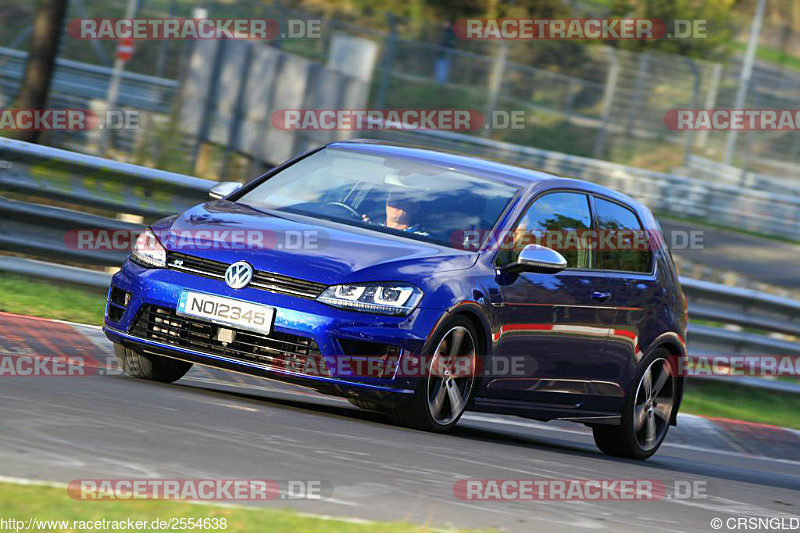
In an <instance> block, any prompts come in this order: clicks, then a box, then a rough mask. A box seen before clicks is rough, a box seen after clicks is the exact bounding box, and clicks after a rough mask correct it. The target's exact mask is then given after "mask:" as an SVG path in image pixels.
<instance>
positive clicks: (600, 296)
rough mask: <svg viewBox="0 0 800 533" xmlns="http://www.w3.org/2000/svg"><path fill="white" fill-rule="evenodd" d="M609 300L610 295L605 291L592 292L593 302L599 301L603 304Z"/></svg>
mask: <svg viewBox="0 0 800 533" xmlns="http://www.w3.org/2000/svg"><path fill="white" fill-rule="evenodd" d="M609 298H611V293H610V292H607V291H594V292H593V293H592V299H594V300H599V301H601V302H605V301H606V300H608V299H609Z"/></svg>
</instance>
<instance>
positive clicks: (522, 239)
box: [498, 192, 592, 269]
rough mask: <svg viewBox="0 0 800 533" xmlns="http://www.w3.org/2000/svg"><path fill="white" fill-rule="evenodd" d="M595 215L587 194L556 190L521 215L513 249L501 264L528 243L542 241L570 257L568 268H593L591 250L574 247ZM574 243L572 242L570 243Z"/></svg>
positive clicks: (501, 258) (517, 254) (511, 258)
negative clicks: (592, 213)
mask: <svg viewBox="0 0 800 533" xmlns="http://www.w3.org/2000/svg"><path fill="white" fill-rule="evenodd" d="M591 226H592V215H591V211H590V209H589V198H588V196H586V195H585V194H581V193H572V192H555V193H550V194H546V195H545V196H542V197H541V198H539V199H538V200H536V201H535V202H534V203H533V204H532V205H531V206H530V207H529V208H528V210H527V211H526V212H525V214H524V215H522V218H520V220H519V223H518V224H517V227H516V228H515V230H514V235H513V246H509V247H507V248H512V249H511V250H507V249H506V250H504V251H502V252H500V253H501V255H500V256H499V257H498V259H499V260H498V263H499V264H509V263H513V262H515V261H516V260H517V258H518V257H519V253H520V252H521V251H522V248H524V247H525V245H526V244H532V243H535V244H541V245H543V246H549V247H550V248H553V249H555V250H557V251H558V252H559V253H560V254H561V255H563V256H564V259H566V260H567V268H581V269H588V268H591V251H590V250H589V249H588V247H587V246H580V245H578V246H575V245H573V244H576V242H577V241H581V242H582V239H583V236H584V235H585V234H584V232H585V231H586V230H589V229H591ZM570 243H572V244H570Z"/></svg>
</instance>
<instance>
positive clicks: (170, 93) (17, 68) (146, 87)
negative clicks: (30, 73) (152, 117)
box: [0, 47, 179, 113]
mask: <svg viewBox="0 0 800 533" xmlns="http://www.w3.org/2000/svg"><path fill="white" fill-rule="evenodd" d="M27 60H28V53H27V52H25V51H23V50H15V49H13V48H5V47H0V88H2V89H4V90H0V98H1V97H2V95H3V94H6V95H11V96H12V97H13V95H15V94H16V92H17V91H18V90H19V87H20V82H21V80H22V77H23V75H24V73H25V64H26V63H27ZM112 72H113V69H112V68H109V67H101V66H98V65H91V64H89V63H81V62H79V61H71V60H69V59H61V58H57V59H56V68H55V74H54V76H53V83H52V88H51V95H52V96H51V97H53V98H56V99H57V100H59V101H62V102H66V101H69V102H74V103H72V104H70V105H72V106H81V105H84V106H87V107H88V105H87V103H88V102H89V101H90V100H95V99H99V100H105V98H106V95H107V93H108V85H109V84H110V83H111V73H112ZM178 85H179V83H178V82H177V81H176V80H170V79H166V78H159V77H156V76H147V75H145V74H137V73H135V72H123V73H122V78H121V80H120V91H119V97H118V104H119V105H121V106H129V107H133V108H136V109H142V110H147V111H154V112H158V113H169V111H170V108H171V106H172V102H173V101H174V99H175V95H176V94H177V92H178ZM7 103H8V102H6V103H5V104H7ZM0 104H3V102H2V101H0ZM5 104H3V105H5Z"/></svg>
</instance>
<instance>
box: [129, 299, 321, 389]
mask: <svg viewBox="0 0 800 533" xmlns="http://www.w3.org/2000/svg"><path fill="white" fill-rule="evenodd" d="M217 329H218V326H216V325H214V324H211V323H209V322H205V321H203V320H198V319H194V318H189V317H184V316H178V315H177V314H176V313H175V310H174V309H167V308H165V307H159V306H155V305H143V306H142V308H141V309H140V311H139V314H138V316H137V318H136V320H135V321H134V323H133V326H132V327H131V330H130V334H131V335H134V336H136V337H139V338H143V339H151V340H154V341H158V342H161V343H164V344H170V345H172V346H179V347H181V348H187V349H190V350H197V351H199V352H205V353H209V354H213V355H221V356H224V357H228V358H231V359H236V360H240V361H246V362H249V363H257V364H262V365H265V366H268V367H272V368H275V369H277V370H287V371H291V372H296V373H300V374H308V375H315V376H329V375H330V373H329V372H328V369H327V366H325V362H324V360H323V359H322V357H321V355H320V351H319V347H318V346H317V343H316V342H314V340H313V339H310V338H308V337H302V336H300V335H292V334H289V333H280V332H277V331H273V332H272V333H270V334H269V335H262V334H259V333H253V332H250V331H244V330H238V329H235V328H228V329H234V330H235V331H236V337H235V338H234V340H233V342H232V343H229V344H227V345H225V344H223V343H222V342H221V341H219V340H216V338H215V337H216V333H217Z"/></svg>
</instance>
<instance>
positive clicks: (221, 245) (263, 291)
mask: <svg viewBox="0 0 800 533" xmlns="http://www.w3.org/2000/svg"><path fill="white" fill-rule="evenodd" d="M210 196H211V198H212V199H211V201H209V202H206V203H204V204H202V205H198V206H195V207H193V208H191V209H189V210H188V211H186V212H184V213H182V214H180V215H176V216H171V217H168V218H165V219H163V220H160V221H158V222H156V223H154V224H153V225H152V226H150V228H148V229H147V230H146V231H145V232H143V233H142V234H141V235H140V236H139V238H138V239H137V241H136V245H135V246H134V248H133V250H132V251H131V254H130V256H129V258H128V259H127V260H126V261H125V264H124V265H123V266H122V269H121V270H120V271H119V272H118V273H117V274H116V275H115V276H114V277H113V280H112V284H111V287H110V289H109V295H108V302H107V306H106V318H105V327H104V331H105V333H106V335H107V336H108V338H109V339H110V340H111V341H112V342H113V343H114V344H115V349H116V354H117V357H118V358H119V360H120V363H121V365H122V367H123V369H124V370H125V371H126V372H127V373H128V374H130V375H132V376H135V377H139V378H146V379H152V380H158V381H162V382H173V381H175V380H177V379H180V378H181V377H182V376H183V375H184V374H186V372H188V371H189V369H190V368H191V366H192V364H194V363H197V364H202V365H209V366H213V367H217V368H222V369H228V370H233V371H237V372H244V373H248V374H253V375H257V376H262V377H265V378H271V379H277V380H282V381H286V382H291V383H295V384H300V385H304V386H307V387H311V388H313V389H316V390H317V391H319V392H322V393H326V394H334V395H339V396H344V397H346V398H347V399H349V400H350V401H351V403H353V404H355V405H357V406H359V407H362V408H365V409H374V410H381V411H385V412H386V413H387V414H388V415H389V417H390V418H391V419H392V420H394V421H396V422H397V423H400V424H403V425H407V426H411V427H416V428H420V429H426V430H430V431H447V430H449V429H451V428H452V427H453V426H454V425H455V424H456V423H457V422H458V420H459V418H460V417H461V415H462V414H463V413H464V411H466V410H472V411H482V412H489V413H502V414H513V415H518V416H522V417H527V418H532V419H536V420H553V419H562V420H570V421H574V422H578V423H583V424H586V425H588V426H590V427H591V428H592V429H593V432H594V437H595V441H596V443H597V445H598V446H599V448H600V449H601V450H602V451H603V452H606V453H609V454H613V455H619V456H625V457H633V458H639V459H644V458H647V457H649V456H651V455H652V454H653V453H655V451H656V450H657V449H658V447H659V446H660V445H661V443H662V441H663V440H664V437H665V436H666V433H667V430H668V428H669V426H670V425H674V424H675V422H676V415H677V412H678V408H679V406H680V401H681V397H682V390H683V378H682V377H681V376H680V374H679V373H677V372H675V371H673V370H674V360H675V359H676V358H679V357H681V356H683V355H685V350H686V345H685V334H686V322H687V315H686V304H685V299H684V297H683V293H682V291H681V289H680V285H679V281H678V276H677V275H676V273H675V268H674V265H673V262H672V259H671V256H670V254H669V251H668V250H667V249H666V248H665V247H664V246H663V245H661V244H660V242H661V241H660V240H659V238H658V237H659V236H660V231H659V226H658V224H657V222H656V221H655V219H654V218H653V216H652V214H651V213H650V211H649V210H648V209H647V208H646V207H644V206H643V205H641V204H640V203H638V202H636V201H634V200H632V199H630V198H628V197H627V196H624V195H622V194H619V193H617V192H614V191H612V190H609V189H607V188H604V187H601V186H598V185H594V184H592V183H588V182H584V181H579V180H572V179H566V178H561V177H557V176H553V175H550V174H546V173H543V172H537V171H532V170H526V169H522V168H517V167H513V166H508V165H503V164H499V163H495V162H490V161H485V160H481V159H476V158H470V157H464V156H457V155H452V154H446V153H441V152H436V151H431V150H424V149H419V148H410V147H401V146H394V145H387V144H382V143H376V142H370V141H353V142H337V143H333V144H329V145H327V146H324V147H321V148H317V149H314V150H311V151H310V152H307V153H305V154H303V155H301V156H299V157H297V158H295V159H292V160H290V161H288V162H286V163H284V164H282V165H280V166H278V167H276V168H275V169H273V170H271V171H269V172H268V173H267V174H265V175H263V176H261V177H260V178H258V179H255V180H253V181H252V182H250V183H248V184H246V185H244V186H241V187H240V186H239V185H238V184H235V183H221V184H219V185H217V186H216V187H214V188H213V189H212V190H211V191H210ZM643 243H644V244H643Z"/></svg>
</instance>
